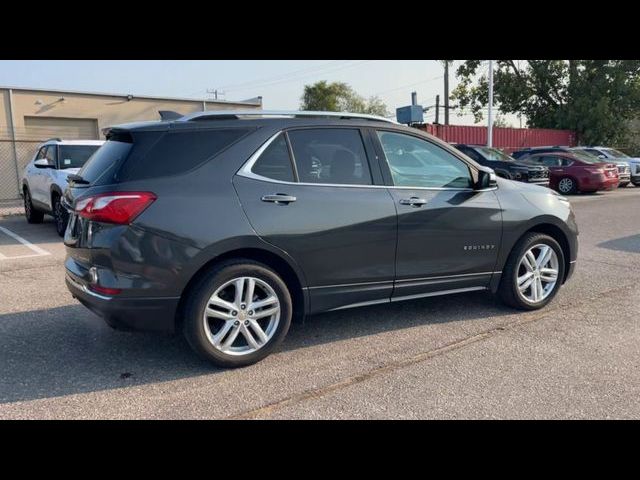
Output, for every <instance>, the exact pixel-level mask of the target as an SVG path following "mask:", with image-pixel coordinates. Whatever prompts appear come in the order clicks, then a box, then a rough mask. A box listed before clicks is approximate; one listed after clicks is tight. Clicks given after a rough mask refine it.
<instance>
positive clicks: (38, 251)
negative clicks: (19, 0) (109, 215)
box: [0, 187, 640, 419]
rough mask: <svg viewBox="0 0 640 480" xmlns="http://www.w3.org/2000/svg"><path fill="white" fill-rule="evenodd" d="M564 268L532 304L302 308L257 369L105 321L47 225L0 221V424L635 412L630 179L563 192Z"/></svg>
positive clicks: (639, 216) (638, 219) (636, 202)
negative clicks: (567, 217)
mask: <svg viewBox="0 0 640 480" xmlns="http://www.w3.org/2000/svg"><path fill="white" fill-rule="evenodd" d="M571 201H572V203H573V205H574V209H575V211H576V216H577V219H578V224H579V227H580V237H579V239H580V252H579V256H578V264H577V268H576V272H575V274H574V277H573V278H572V280H571V281H570V282H569V283H568V284H567V285H565V286H564V287H563V288H562V290H561V291H560V293H559V294H558V296H557V297H556V299H555V300H554V301H553V302H552V303H551V304H550V305H549V306H548V307H547V308H545V309H543V310H541V311H537V312H531V313H520V312H517V311H514V310H510V309H509V308H507V307H504V306H502V305H501V304H500V303H498V301H497V300H495V299H494V298H493V297H492V296H491V295H490V294H487V293H475V294H465V295H463V294H460V295H452V296H447V297H439V298H428V299H423V300H417V301H411V302H404V303H398V304H389V305H384V306H375V307H366V308H361V309H357V310H356V309H354V310H344V311H340V312H333V313H327V314H323V315H318V316H315V317H312V318H309V319H307V320H306V322H305V323H304V324H294V325H293V326H292V329H291V331H290V333H289V335H288V337H287V339H286V340H285V342H284V344H283V345H282V346H281V347H280V349H279V350H278V351H277V352H276V353H275V354H273V355H271V356H270V357H268V358H267V359H266V360H264V361H262V362H260V363H259V364H257V365H253V366H251V367H247V368H244V369H240V370H221V369H216V368H213V367H211V366H209V365H208V364H206V363H205V362H203V361H201V360H199V359H198V358H197V357H196V356H195V355H194V354H193V353H192V352H191V350H190V349H189V347H188V346H187V344H186V342H185V341H184V340H182V338H181V337H179V336H175V337H170V336H165V335H157V334H144V333H125V332H117V331H114V330H111V329H110V328H108V327H107V326H106V325H104V324H103V322H102V320H100V319H99V318H98V317H96V316H95V315H94V314H92V313H90V312H89V311H88V310H86V309H85V308H84V307H82V306H81V305H80V304H78V303H77V302H76V301H75V300H73V299H72V298H71V295H70V294H69V293H68V291H67V289H66V287H65V285H64V274H63V265H62V263H63V259H64V248H63V245H62V243H61V241H60V238H59V237H58V236H57V235H56V233H55V229H54V225H53V223H52V221H51V220H50V219H49V220H47V222H46V223H45V224H44V225H28V224H27V223H26V221H25V220H24V218H23V217H19V216H13V217H5V218H2V219H0V365H2V368H1V369H0V418H3V419H9V418H22V419H26V418H47V419H49V418H83V419H96V418H181V419H182V418H356V419H368V418H393V419H422V418H425V419H426V418H481V419H482V418H598V419H599V418H639V417H640V402H638V398H640V302H639V301H638V300H639V295H638V293H639V288H640V287H639V285H640V188H632V187H631V188H626V189H623V190H618V191H614V192H606V193H600V194H594V195H579V196H573V197H571Z"/></svg>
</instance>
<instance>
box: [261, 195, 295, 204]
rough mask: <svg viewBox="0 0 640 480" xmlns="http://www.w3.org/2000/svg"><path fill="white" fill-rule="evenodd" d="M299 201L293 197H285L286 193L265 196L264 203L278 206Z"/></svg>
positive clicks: (263, 197)
mask: <svg viewBox="0 0 640 480" xmlns="http://www.w3.org/2000/svg"><path fill="white" fill-rule="evenodd" d="M296 200H297V199H296V197H293V196H291V195H285V194H284V193H274V194H273V195H263V196H262V201H263V202H271V203H277V204H278V205H288V204H289V203H291V202H295V201H296Z"/></svg>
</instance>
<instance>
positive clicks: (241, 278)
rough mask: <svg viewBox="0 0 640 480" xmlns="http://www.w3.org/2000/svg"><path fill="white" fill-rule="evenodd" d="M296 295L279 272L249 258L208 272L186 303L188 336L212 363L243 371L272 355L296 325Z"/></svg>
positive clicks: (194, 287)
mask: <svg viewBox="0 0 640 480" xmlns="http://www.w3.org/2000/svg"><path fill="white" fill-rule="evenodd" d="M292 311H293V307H292V301H291V294H290V293H289V290H288V289H287V286H286V285H285V283H284V282H283V281H282V279H281V278H280V277H279V276H278V274H277V273H276V272H274V271H273V270H272V269H270V268H269V267H267V266H266V265H264V264H261V263H259V262H255V261H253V260H248V259H238V260H229V261H225V262H222V263H221V264H219V265H217V266H216V267H214V268H213V269H211V270H210V271H209V272H207V273H206V274H205V275H204V276H203V277H202V278H201V279H200V280H199V281H198V282H197V283H196V284H195V285H194V286H193V287H192V288H191V289H190V292H189V293H188V297H187V299H186V302H185V310H184V325H183V327H184V335H185V337H186V339H187V342H188V343H189V345H191V347H192V348H193V350H195V351H196V353H198V354H199V355H200V356H201V357H203V358H204V359H206V360H208V361H210V362H211V363H213V364H215V365H217V366H220V367H227V368H236V367H243V366H246V365H251V364H253V363H256V362H258V361H260V360H262V359H263V358H265V357H266V356H268V355H269V354H270V353H271V352H272V351H273V350H274V349H275V348H276V347H277V346H278V344H280V342H282V340H283V339H284V337H285V336H286V334H287V332H288V330H289V326H290V325H291V316H292Z"/></svg>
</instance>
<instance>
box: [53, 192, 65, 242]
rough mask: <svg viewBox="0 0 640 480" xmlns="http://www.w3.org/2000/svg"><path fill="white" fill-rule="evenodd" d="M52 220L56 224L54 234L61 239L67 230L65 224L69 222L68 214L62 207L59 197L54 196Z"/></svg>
mask: <svg viewBox="0 0 640 480" xmlns="http://www.w3.org/2000/svg"><path fill="white" fill-rule="evenodd" d="M52 203H53V219H54V220H55V223H56V232H58V235H59V236H61V237H64V232H65V230H66V229H67V222H68V221H69V214H68V213H67V210H66V209H65V208H64V207H63V206H62V203H61V202H60V197H59V196H58V195H54V197H53V202H52Z"/></svg>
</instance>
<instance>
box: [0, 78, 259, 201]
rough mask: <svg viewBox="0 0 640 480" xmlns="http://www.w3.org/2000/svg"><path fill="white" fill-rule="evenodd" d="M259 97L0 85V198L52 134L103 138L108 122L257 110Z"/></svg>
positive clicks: (13, 193) (10, 192) (12, 191)
mask: <svg viewBox="0 0 640 480" xmlns="http://www.w3.org/2000/svg"><path fill="white" fill-rule="evenodd" d="M261 108H262V97H257V98H254V99H250V100H244V101H238V102H232V101H226V100H209V99H207V100H205V99H202V100H192V99H184V98H167V97H149V96H142V95H129V94H109V93H89V92H75V91H62V90H42V89H37V88H12V87H0V201H2V200H9V199H14V198H17V197H18V196H19V190H18V188H19V183H18V180H19V176H20V174H21V173H22V170H23V169H24V166H25V165H26V163H27V162H28V161H29V160H30V159H31V157H32V155H33V153H34V151H35V149H36V147H37V144H38V143H39V142H42V141H44V140H47V139H49V138H52V137H60V138H63V139H69V140H71V139H102V138H104V137H103V135H102V132H101V131H102V129H103V128H104V127H108V126H111V125H117V124H120V123H128V122H135V121H143V120H159V118H160V116H159V114H158V111H159V110H173V111H175V112H178V113H183V114H186V113H191V112H197V111H204V110H223V109H227V110H228V109H234V110H238V109H242V110H246V109H261Z"/></svg>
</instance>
